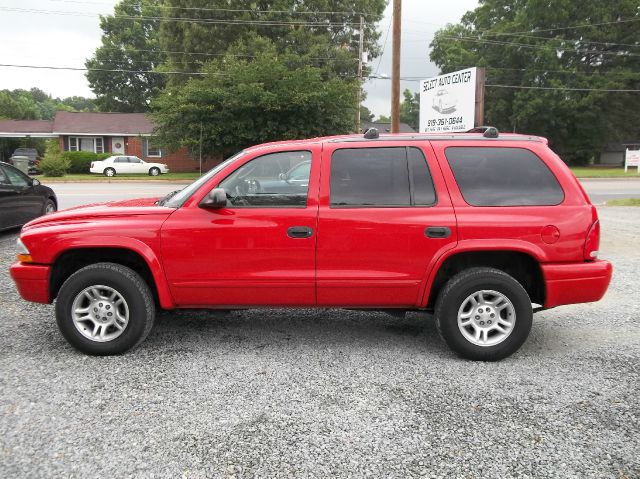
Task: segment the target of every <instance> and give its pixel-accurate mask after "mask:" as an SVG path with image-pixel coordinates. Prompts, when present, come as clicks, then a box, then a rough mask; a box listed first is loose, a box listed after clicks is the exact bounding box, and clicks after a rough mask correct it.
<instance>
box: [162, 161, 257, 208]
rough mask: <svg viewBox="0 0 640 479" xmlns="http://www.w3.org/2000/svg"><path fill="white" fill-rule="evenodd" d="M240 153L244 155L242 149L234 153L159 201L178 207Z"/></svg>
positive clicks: (171, 206) (168, 205) (164, 204)
mask: <svg viewBox="0 0 640 479" xmlns="http://www.w3.org/2000/svg"><path fill="white" fill-rule="evenodd" d="M242 155H244V151H241V152H239V153H236V154H235V155H233V156H232V157H231V158H229V159H227V160H225V161H223V162H222V163H220V164H219V165H218V166H216V167H215V168H213V169H212V170H210V171H209V172H208V173H207V174H206V175H203V176H201V177H200V178H198V179H197V180H196V181H194V182H193V183H191V184H190V185H189V186H186V187H185V188H183V189H182V190H180V191H178V192H177V193H175V194H173V195H172V196H171V197H170V198H166V199H165V198H163V200H164V201H160V202H159V203H160V204H162V205H163V206H167V207H169V208H180V207H181V206H182V205H183V204H184V202H185V201H187V199H189V197H190V196H191V195H192V194H194V193H195V192H196V191H198V189H199V188H200V187H201V186H202V185H204V184H205V183H206V182H207V181H209V180H210V179H211V177H212V176H213V175H215V174H216V173H218V172H219V171H220V170H222V169H223V168H225V167H226V166H227V165H228V164H229V163H231V162H233V161H234V160H236V159H238V158H240V157H241V156H242Z"/></svg>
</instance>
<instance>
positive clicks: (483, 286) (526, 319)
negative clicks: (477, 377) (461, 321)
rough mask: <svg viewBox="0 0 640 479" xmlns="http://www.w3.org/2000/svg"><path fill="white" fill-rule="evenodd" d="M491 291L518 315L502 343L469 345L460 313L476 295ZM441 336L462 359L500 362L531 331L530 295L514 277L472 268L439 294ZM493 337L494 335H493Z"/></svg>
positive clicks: (437, 320) (436, 316)
mask: <svg viewBox="0 0 640 479" xmlns="http://www.w3.org/2000/svg"><path fill="white" fill-rule="evenodd" d="M482 290H490V291H495V292H498V293H500V294H501V295H503V296H505V297H506V298H507V299H508V300H509V301H510V302H511V304H512V306H513V309H514V312H515V323H514V325H513V328H512V330H511V332H510V334H509V335H508V336H506V338H504V340H502V342H500V343H498V344H495V345H490V346H481V345H477V344H474V343H472V342H470V341H469V340H468V339H467V338H466V337H465V336H464V335H463V334H462V331H461V328H464V325H463V326H461V327H459V326H458V312H459V310H460V308H461V307H462V305H463V303H464V302H465V300H466V299H467V298H468V297H469V296H470V295H472V294H473V293H475V292H478V291H482ZM435 319H436V325H437V327H438V332H439V333H440V336H441V337H442V339H444V341H445V342H446V343H447V345H449V347H450V348H451V349H453V350H454V351H455V352H456V353H458V354H459V355H460V356H462V357H464V358H467V359H472V360H475V361H498V360H500V359H504V358H506V357H507V356H510V355H511V354H513V353H514V352H516V351H517V350H518V349H519V348H520V346H522V345H523V344H524V342H525V341H526V340H527V337H528V336H529V332H530V331H531V325H532V322H533V310H532V306H531V300H530V299H529V295H528V294H527V292H526V291H525V289H524V288H523V287H522V285H521V284H520V283H519V282H518V281H516V280H515V279H514V278H513V277H511V276H510V275H508V274H507V273H505V272H504V271H500V270H498V269H494V268H469V269H467V270H464V271H462V272H461V273H458V274H457V275H455V276H454V277H453V278H451V279H450V280H449V281H448V282H447V283H446V284H445V286H444V287H443V288H442V290H441V291H440V294H439V295H438V299H437V301H436V307H435ZM491 334H493V333H491ZM485 337H486V336H485Z"/></svg>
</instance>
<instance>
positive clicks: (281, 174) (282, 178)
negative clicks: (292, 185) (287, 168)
mask: <svg viewBox="0 0 640 479" xmlns="http://www.w3.org/2000/svg"><path fill="white" fill-rule="evenodd" d="M278 178H280V179H281V180H286V179H287V174H286V173H280V174H279V175H278Z"/></svg>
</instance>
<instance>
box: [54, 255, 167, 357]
mask: <svg viewBox="0 0 640 479" xmlns="http://www.w3.org/2000/svg"><path fill="white" fill-rule="evenodd" d="M154 318H155V304H154V301H153V296H152V294H151V291H150V289H149V286H148V285H147V284H146V283H145V281H144V280H143V279H142V278H141V277H140V275H138V273H136V272H135V271H133V270H132V269H130V268H127V267H126V266H122V265H120V264H115V263H96V264H93V265H89V266H86V267H85V268H82V269H80V270H78V271H76V272H75V273H74V274H72V275H71V276H70V277H69V278H68V279H67V280H66V281H65V282H64V284H63V285H62V287H61V288H60V292H59V293H58V299H57V301H56V320H57V323H58V328H59V329H60V332H61V333H62V335H63V336H64V337H65V339H66V340H67V341H68V342H69V343H70V344H71V345H72V346H73V347H75V348H76V349H78V350H80V351H82V352H83V353H86V354H91V355H109V354H121V353H124V352H125V351H128V350H129V349H131V348H134V347H136V346H137V345H138V344H140V343H141V342H142V341H144V339H145V338H146V337H147V335H148V334H149V332H150V331H151V328H152V326H153V322H154Z"/></svg>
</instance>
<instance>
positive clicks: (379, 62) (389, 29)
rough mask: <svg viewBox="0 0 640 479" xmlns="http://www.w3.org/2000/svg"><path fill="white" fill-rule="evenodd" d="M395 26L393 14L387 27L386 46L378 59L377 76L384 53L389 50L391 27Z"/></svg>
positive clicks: (384, 45)
mask: <svg viewBox="0 0 640 479" xmlns="http://www.w3.org/2000/svg"><path fill="white" fill-rule="evenodd" d="M392 24H393V14H392V15H391V18H390V19H389V26H388V27H387V34H386V35H385V36H384V44H383V45H382V51H381V52H380V58H379V59H378V66H377V67H376V71H375V72H374V74H375V75H377V74H378V70H380V64H381V63H382V56H383V55H384V51H385V50H386V48H387V42H388V41H389V32H390V31H391V25H392Z"/></svg>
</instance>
